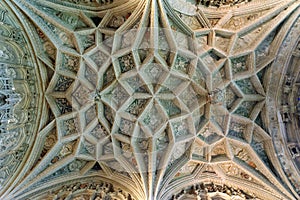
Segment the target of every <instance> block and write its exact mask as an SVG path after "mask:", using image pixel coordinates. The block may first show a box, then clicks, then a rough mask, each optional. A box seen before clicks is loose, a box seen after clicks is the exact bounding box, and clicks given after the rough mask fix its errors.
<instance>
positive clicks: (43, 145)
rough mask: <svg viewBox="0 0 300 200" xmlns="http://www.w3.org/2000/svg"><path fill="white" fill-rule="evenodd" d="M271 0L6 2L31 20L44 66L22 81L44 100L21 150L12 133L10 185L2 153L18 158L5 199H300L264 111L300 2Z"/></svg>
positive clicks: (31, 37) (28, 27)
mask: <svg viewBox="0 0 300 200" xmlns="http://www.w3.org/2000/svg"><path fill="white" fill-rule="evenodd" d="M269 3H270V2H269ZM269 3H267V2H265V3H261V2H259V1H255V0H252V1H236V2H231V1H201V2H196V1H195V2H193V1H185V0H180V1H174V0H169V1H161V0H143V1H136V0H132V1H131V0H130V1H128V0H122V1H120V2H116V1H69V0H68V1H45V2H40V1H22V0H16V1H14V2H13V1H10V0H7V1H5V3H0V6H1V7H0V8H5V9H6V10H5V9H4V10H3V11H2V10H0V14H1V15H0V21H2V23H5V24H6V22H7V21H5V20H3V19H2V18H3V16H5V15H6V13H7V12H9V13H11V15H12V16H13V15H14V14H13V13H16V15H17V16H18V18H20V19H19V23H21V24H22V25H24V27H25V28H24V29H25V31H26V35H27V34H28V39H27V40H28V41H27V42H28V43H30V44H31V45H32V46H33V50H32V51H33V52H32V54H30V55H33V56H32V61H31V65H33V64H32V63H34V62H36V63H35V65H36V71H34V70H32V72H31V73H32V74H33V75H32V76H31V77H35V76H36V77H38V78H36V79H38V80H37V81H36V83H34V80H35V79H34V78H32V79H33V80H31V79H30V78H29V77H30V75H31V74H28V75H27V77H28V79H30V80H26V81H27V82H30V81H31V82H30V83H27V82H26V81H25V83H23V82H21V83H19V82H18V79H17V80H16V81H15V82H16V84H15V85H14V87H19V88H20V89H16V90H17V91H18V92H19V91H22V88H29V89H27V93H28V94H30V95H28V96H30V97H25V99H27V101H28V102H31V105H34V103H32V102H33V101H34V98H33V97H36V99H38V100H36V105H38V106H36V107H29V108H31V109H29V108H28V110H30V111H32V112H31V113H30V115H33V116H32V118H30V116H28V120H29V121H24V122H23V123H22V124H23V126H24V127H25V128H24V134H25V133H26V134H27V135H25V136H23V137H24V138H28V139H30V137H32V138H35V139H34V142H33V139H31V140H30V142H28V144H27V146H26V148H25V149H24V148H23V149H22V147H18V145H17V142H15V144H14V145H15V146H16V148H15V150H14V151H19V152H22V153H23V154H24V155H25V153H26V155H27V157H26V158H24V160H26V163H25V162H23V164H22V169H21V168H20V169H19V171H18V173H16V174H12V173H10V176H12V175H15V177H12V178H10V179H9V181H10V182H9V183H10V184H8V183H5V181H6V180H4V179H5V178H6V177H7V175H6V174H8V173H7V172H8V171H7V170H6V171H5V170H4V169H2V168H3V167H2V165H3V166H5V165H6V164H5V165H4V164H1V163H2V160H3V162H4V163H6V162H10V161H6V160H5V159H9V158H10V157H9V156H6V157H3V159H2V160H1V163H0V164H1V165H0V166H1V167H2V168H1V169H0V178H1V179H0V183H1V184H2V182H3V186H4V187H0V195H1V197H2V198H4V199H48V198H49V199H53V198H62V199H111V198H112V199H189V198H197V199H207V198H212V199H217V198H220V199H251V198H255V199H297V198H299V196H298V195H299V191H298V190H297V187H298V186H299V185H297V184H298V183H299V182H297V180H296V179H297V178H298V176H299V174H298V175H295V178H294V179H291V177H290V175H289V174H288V171H290V170H291V169H294V170H295V168H288V167H284V168H283V167H282V165H283V162H284V161H283V160H282V159H281V160H280V158H279V159H278V158H277V154H276V148H275V146H274V144H273V142H274V141H275V139H274V132H273V131H272V128H271V127H270V121H271V122H272V123H273V119H269V116H268V114H269V112H270V110H272V109H274V107H272V106H270V105H272V102H273V101H274V99H276V98H277V97H276V96H275V97H274V96H272V95H271V94H272V93H274V90H272V89H270V88H271V87H272V84H273V83H272V82H274V80H272V79H271V78H270V77H271V71H272V70H274V69H276V65H274V64H273V62H274V60H275V58H276V55H277V52H276V51H275V50H274V49H279V47H280V46H279V45H281V39H282V38H284V37H285V36H284V35H285V33H286V32H285V30H283V29H281V25H282V24H285V23H286V24H288V22H287V21H288V20H289V19H290V18H291V19H292V17H290V18H289V15H290V14H291V13H292V12H299V9H298V10H297V5H296V4H297V3H294V4H293V2H292V1H288V3H286V1H278V4H270V5H269ZM8 10H9V11H8ZM12 10H13V11H12ZM19 10H22V11H23V12H22V13H18V11H19ZM231 11H234V12H231ZM235 11H236V12H235ZM278 11H282V12H278ZM17 13H18V14H17ZM211 13H215V14H214V15H212V14H211ZM233 13H234V14H233ZM291 19H290V20H291ZM286 26H287V27H288V28H287V29H286V30H288V29H289V27H290V26H288V25H286ZM1 33H3V35H5V31H3V32H1ZM14 39H15V38H14ZM15 40H16V39H15ZM1 41H2V40H1ZM0 50H1V49H0ZM1 52H2V54H1ZM4 53H5V50H1V51H0V56H1V55H2V57H3V60H5V55H6V54H4ZM28 55H29V54H28ZM28 55H27V56H28ZM293 55H298V54H297V49H295V50H293ZM297 58H298V57H297ZM297 58H294V59H295V60H297ZM1 62H2V60H1ZM294 62H296V63H297V61H294ZM22 64H23V63H22ZM27 65H29V64H28V63H27V64H24V66H22V67H23V68H24V69H25V68H26V67H27ZM24 71H25V70H24ZM298 73H299V72H298ZM1 77H2V75H1ZM299 81H300V80H298V79H297V81H294V82H293V83H295V87H298V86H297V84H298V83H299ZM17 83H18V84H17ZM30 84H31V85H32V86H31V85H30ZM24 85H26V86H24ZM37 85H39V86H38V87H37ZM286 86H287V87H288V86H289V85H288V83H287V85H286ZM0 87H1V85H0ZM298 88H299V87H298ZM1 90H2V89H1ZM37 90H38V91H37ZM285 90H289V88H287V89H285ZM293 91H294V89H293ZM1 94H2V93H0V95H1ZM38 94H41V95H40V96H39V95H38ZM271 96H272V98H274V99H270V98H269V97H271ZM0 97H1V98H2V96H0ZM298 97H299V95H298ZM294 99H295V98H294ZM0 100H2V99H0ZM29 104H30V103H29ZM293 104H296V103H295V102H294V103H293ZM18 105H19V104H18V103H16V104H14V105H13V107H14V109H15V112H16V111H17V106H18ZM26 108H27V107H26ZM283 108H285V107H283ZM296 108H297V107H296ZM36 112H38V113H36ZM293 112H294V113H295V112H297V109H294V110H293ZM15 115H17V116H21V114H20V113H17V112H16V114H15ZM281 115H282V116H285V117H286V118H288V117H289V116H288V112H285V111H284V112H281ZM293 116H294V115H293ZM294 117H295V119H299V118H297V116H294ZM287 120H288V119H287ZM1 123H2V122H1ZM0 125H1V124H0ZM27 125H28V126H27ZM29 125H32V127H30V126H29ZM14 126H16V127H17V125H14ZM0 127H1V126H0ZM272 127H274V126H272ZM4 132H5V133H8V132H9V131H8V130H7V131H6V130H5V131H4ZM19 132H20V133H22V132H21V130H20V131H19V130H18V133H19ZM29 133H32V136H30V137H29V136H28V135H29ZM0 134H1V137H2V134H3V136H4V133H2V132H1V133H0ZM11 137H15V138H16V139H17V138H18V137H19V136H18V134H15V135H12V136H11ZM4 140H6V141H8V140H11V139H10V138H6V139H5V137H4ZM24 140H25V139H24ZM1 141H2V140H1ZM0 144H1V147H2V146H4V145H2V143H0ZM289 145H292V144H289ZM28 146H29V147H28ZM6 147H10V144H7V145H6V146H5V148H6ZM18 148H19V149H18ZM290 149H291V151H292V153H293V156H294V157H293V159H295V158H296V157H298V154H299V152H297V149H298V147H297V146H295V147H294V148H293V147H290ZM10 152H13V151H10ZM297 153H298V154H297ZM23 154H22V155H23ZM0 155H1V154H0ZM7 155H9V154H7ZM1 158H2V157H1ZM20 159H21V158H20ZM295 160H297V159H295ZM293 164H295V162H293ZM296 165H297V163H296ZM16 166H17V165H16ZM1 170H2V171H1ZM291 173H292V172H291ZM294 174H295V173H294ZM2 180H3V181H2ZM1 181H2V182H1ZM297 192H298V193H297Z"/></svg>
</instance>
